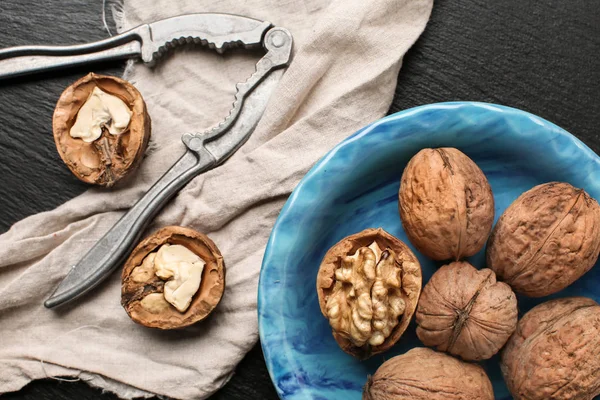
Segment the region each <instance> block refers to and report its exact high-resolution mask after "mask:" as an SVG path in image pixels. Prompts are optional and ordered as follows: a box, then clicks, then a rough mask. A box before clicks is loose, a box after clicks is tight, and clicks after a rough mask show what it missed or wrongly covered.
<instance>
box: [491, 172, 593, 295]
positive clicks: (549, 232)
mask: <svg viewBox="0 0 600 400" xmlns="http://www.w3.org/2000/svg"><path fill="white" fill-rule="evenodd" d="M599 252H600V206H598V203H597V202H596V200H594V199H593V198H591V197H590V196H589V195H588V194H587V193H586V192H585V191H584V190H583V189H577V188H574V187H573V186H571V185H570V184H568V183H563V182H550V183H545V184H542V185H538V186H536V187H534V188H533V189H531V190H528V191H527V192H525V193H523V194H522V195H521V196H519V197H518V198H517V199H516V200H515V201H514V202H513V203H512V204H511V205H510V206H509V207H508V208H507V209H506V211H504V213H503V214H502V216H501V217H500V219H499V220H498V223H497V224H496V226H495V228H494V231H493V232H492V235H491V236H490V239H489V243H488V247H487V266H488V268H491V269H492V270H494V272H496V275H497V276H498V279H500V280H502V281H504V282H506V283H508V284H509V285H510V286H511V287H512V288H513V290H514V291H515V292H517V293H521V294H524V295H526V296H530V297H542V296H547V295H550V294H553V293H556V292H558V291H560V290H562V289H564V288H566V287H567V286H569V285H570V284H572V283H573V282H575V281H576V280H577V279H579V278H580V277H581V276H582V275H583V274H585V273H586V272H587V271H589V270H590V268H592V267H593V265H594V264H595V263H596V260H597V259H598V253H599Z"/></svg>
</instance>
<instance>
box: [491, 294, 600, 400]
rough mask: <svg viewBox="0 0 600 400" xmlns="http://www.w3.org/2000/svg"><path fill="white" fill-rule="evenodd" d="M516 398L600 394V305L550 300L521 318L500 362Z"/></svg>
mask: <svg viewBox="0 0 600 400" xmlns="http://www.w3.org/2000/svg"><path fill="white" fill-rule="evenodd" d="M501 362H502V363H501V368H502V373H503V375H504V380H505V381H506V384H507V386H508V388H509V390H510V392H511V393H512V395H513V397H514V399H515V400H591V399H593V398H595V397H596V396H598V395H600V305H598V303H596V302H595V301H594V300H592V299H589V298H585V297H568V298H561V299H556V300H551V301H548V302H545V303H542V304H540V305H538V306H536V307H534V308H532V309H531V310H530V311H529V312H528V313H526V314H525V315H524V316H523V318H522V319H521V320H520V321H519V324H518V326H517V330H516V331H515V333H514V334H513V336H512V337H511V338H510V340H509V341H508V343H507V344H506V348H505V349H504V351H503V353H502V361H501Z"/></svg>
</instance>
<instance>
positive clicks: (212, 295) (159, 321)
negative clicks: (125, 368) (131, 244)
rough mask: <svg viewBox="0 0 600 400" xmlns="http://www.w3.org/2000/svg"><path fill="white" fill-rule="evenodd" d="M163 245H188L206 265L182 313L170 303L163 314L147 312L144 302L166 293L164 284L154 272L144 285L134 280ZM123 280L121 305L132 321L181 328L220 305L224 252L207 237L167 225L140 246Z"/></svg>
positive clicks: (133, 253)
mask: <svg viewBox="0 0 600 400" xmlns="http://www.w3.org/2000/svg"><path fill="white" fill-rule="evenodd" d="M164 244H170V245H176V244H179V245H182V246H185V247H186V248H188V249H189V250H191V251H192V252H193V253H195V254H196V255H197V256H199V257H200V258H201V259H202V260H203V261H204V262H205V263H206V265H205V266H204V270H203V272H202V280H201V282H200V287H199V289H198V291H197V292H196V294H195V295H194V296H193V297H192V302H191V304H190V306H189V308H188V309H187V310H186V311H185V312H183V313H181V312H179V311H177V309H176V308H175V307H173V306H171V305H170V304H168V303H167V304H168V307H166V308H165V309H164V310H162V311H161V312H158V313H157V312H154V313H153V312H150V311H148V310H147V309H146V308H144V307H143V306H142V304H141V301H142V300H143V299H144V298H145V297H146V296H148V295H150V294H153V293H163V290H164V284H165V281H163V280H161V279H160V278H158V277H157V276H156V275H155V274H154V273H151V274H147V276H146V279H145V280H144V281H142V282H140V279H139V278H138V279H135V280H134V279H132V271H133V270H134V269H135V268H136V267H138V266H140V265H142V262H143V261H144V259H145V258H146V256H148V255H149V254H150V253H153V252H155V251H158V249H159V248H160V247H161V246H162V245H164ZM138 276H139V275H138ZM121 281H122V285H121V305H122V306H123V308H125V311H127V314H129V317H131V319H132V320H133V321H135V322H137V323H138V324H142V325H145V326H148V327H151V328H160V329H173V328H182V327H185V326H188V325H191V324H193V323H195V322H198V321H201V320H203V319H204V318H206V317H207V316H208V315H209V314H210V313H211V312H212V311H213V309H214V308H215V307H216V306H217V304H219V302H220V301H221V297H222V296H223V291H224V289H225V266H224V264H223V257H222V256H221V252H220V251H219V249H218V248H217V246H216V245H215V244H214V243H213V241H212V240H210V239H209V238H208V237H207V236H206V235H204V234H202V233H200V232H196V231H195V230H193V229H189V228H184V227H181V226H167V227H165V228H162V229H160V230H158V231H156V232H155V233H153V234H152V235H150V236H149V237H147V238H146V239H144V240H143V241H142V242H141V243H140V244H138V245H137V247H136V248H135V249H134V250H133V252H132V253H131V255H130V256H129V258H128V259H127V261H126V263H125V266H124V267H123V272H122V275H121Z"/></svg>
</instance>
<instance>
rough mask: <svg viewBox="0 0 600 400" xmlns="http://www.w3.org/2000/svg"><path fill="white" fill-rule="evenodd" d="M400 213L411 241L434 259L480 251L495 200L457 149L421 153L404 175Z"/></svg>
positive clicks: (479, 173)
mask: <svg viewBox="0 0 600 400" xmlns="http://www.w3.org/2000/svg"><path fill="white" fill-rule="evenodd" d="M399 200H400V201H399V205H398V206H399V210H400V218H401V219H402V225H403V227H404V230H405V232H406V234H407V235H408V238H409V239H410V241H411V242H412V243H413V244H414V245H415V247H416V248H417V249H418V250H419V251H420V252H421V253H423V254H424V255H426V256H427V257H429V258H432V259H434V260H459V259H461V258H463V257H469V256H472V255H473V254H475V253H477V252H478V251H479V250H480V249H481V248H482V247H483V246H484V244H485V242H486V240H487V238H488V235H489V234H490V231H491V230H492V223H493V221H494V197H493V195H492V189H491V187H490V184H489V183H488V181H487V179H486V177H485V175H484V174H483V172H482V171H481V169H479V167H478V166H477V165H476V164H475V163H474V162H473V160H471V159H470V158H469V157H467V156H466V155H465V154H463V153H462V152H461V151H459V150H457V149H455V148H448V147H446V148H437V149H423V150H421V151H419V152H418V153H417V154H416V155H415V156H414V157H413V158H412V159H411V160H410V161H409V163H408V165H407V166H406V168H405V169H404V172H403V174H402V179H401V181H400V192H399Z"/></svg>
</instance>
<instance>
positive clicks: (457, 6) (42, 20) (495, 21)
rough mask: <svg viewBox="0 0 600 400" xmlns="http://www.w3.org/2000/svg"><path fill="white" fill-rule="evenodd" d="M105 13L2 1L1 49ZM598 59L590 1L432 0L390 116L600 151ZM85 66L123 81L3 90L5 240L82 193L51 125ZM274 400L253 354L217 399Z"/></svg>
mask: <svg viewBox="0 0 600 400" xmlns="http://www.w3.org/2000/svg"><path fill="white" fill-rule="evenodd" d="M101 11H102V9H101V2H100V1H97V2H90V1H88V0H62V1H51V2H47V1H42V0H1V1H0V47H6V46H13V45H22V44H33V43H43V44H63V43H64V44H67V43H69V44H70V43H80V42H83V41H90V40H97V39H102V38H105V37H107V33H106V31H105V30H104V29H103V27H102V22H101V19H100V16H101ZM223 11H227V10H223ZM108 19H109V20H110V18H108ZM599 53H600V8H599V7H598V6H597V4H596V2H594V1H591V0H570V1H568V2H567V1H564V0H539V1H535V2H533V1H522V0H496V1H494V2H482V1H479V0H462V1H458V0H444V1H437V2H436V5H435V7H434V11H433V15H432V17H431V21H430V23H429V25H428V27H427V29H426V31H425V33H424V34H423V36H422V37H421V38H420V39H419V41H418V43H417V44H416V45H415V46H414V47H413V49H412V50H411V51H410V52H409V53H408V55H407V56H406V58H405V62H404V66H403V69H402V72H401V74H400V78H399V81H398V86H397V88H396V98H395V99H394V102H393V104H392V107H391V110H390V112H395V111H398V110H402V109H405V108H408V107H412V106H416V105H420V104H426V103H433V102H438V101H451V100H478V101H489V102H496V103H500V104H505V105H508V106H513V107H518V108H522V109H524V110H527V111H530V112H533V113H535V114H538V115H540V116H541V117H544V118H546V119H549V120H550V121H553V122H555V123H557V124H558V125H561V126H562V127H564V128H566V129H567V130H569V131H570V132H571V133H573V134H574V135H576V136H577V137H579V138H580V139H582V140H583V141H584V142H585V143H586V144H587V145H588V146H590V147H591V148H592V149H593V150H595V151H596V152H598V151H599V150H600V137H599V133H600V129H599V127H600V57H599ZM90 70H93V71H95V72H99V73H107V74H115V75H119V74H120V73H121V70H122V65H121V64H120V63H113V64H109V65H108V64H107V65H96V66H94V67H92V68H86V69H85V70H82V69H79V70H71V71H65V72H60V73H54V74H52V75H45V76H43V77H29V78H26V79H17V80H13V81H10V82H0V188H1V189H0V193H2V195H1V196H0V232H4V231H6V230H7V229H8V228H9V227H10V225H11V224H13V223H14V222H16V221H18V220H19V219H21V218H23V217H25V216H28V215H31V214H34V213H37V212H40V211H44V210H50V209H52V208H54V207H56V206H58V205H59V204H61V203H63V202H64V201H66V200H68V199H70V198H72V197H74V196H76V195H77V194H79V193H81V192H82V191H84V190H85V188H86V186H85V185H83V184H81V183H79V182H78V181H77V180H76V179H75V178H74V177H72V176H71V175H70V173H69V172H68V170H67V169H66V167H64V165H63V164H62V162H61V161H60V159H59V157H58V155H57V153H56V150H55V148H54V143H53V140H52V132H51V118H52V111H53V109H54V103H55V101H56V99H57V98H58V96H59V95H60V93H61V91H62V90H63V89H64V88H65V87H66V86H67V85H69V84H70V83H71V82H73V81H74V80H75V79H77V78H78V77H80V76H81V75H84V74H85V73H86V72H89V71H90ZM22 199H27V201H22ZM0 373H2V365H1V362H0ZM114 398H116V397H114V396H111V395H109V394H102V393H101V392H100V391H98V390H95V389H91V388H89V387H88V386H87V385H86V384H84V383H81V382H78V383H66V382H56V381H52V380H44V381H38V382H34V383H32V384H30V385H28V386H26V387H25V388H24V389H23V390H21V391H20V392H17V393H10V394H5V395H0V400H17V399H27V400H45V399H81V400H88V399H105V400H106V399H114ZM276 398H277V396H276V394H275V391H274V389H273V386H272V384H271V382H270V380H269V377H268V373H267V371H266V367H265V363H264V360H263V358H262V353H261V350H260V347H259V346H257V347H255V348H254V349H253V350H252V352H250V353H249V354H248V356H247V357H246V358H245V359H244V361H243V362H242V363H241V364H240V366H239V367H238V369H237V373H236V375H235V376H234V377H233V379H232V380H231V382H230V383H229V384H228V385H227V386H225V388H224V389H223V390H221V391H220V392H219V393H218V394H217V395H215V396H214V397H213V399H219V400H233V399H265V400H270V399H276Z"/></svg>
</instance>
